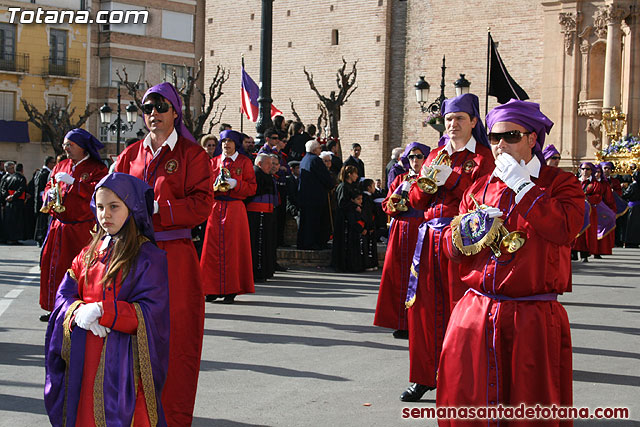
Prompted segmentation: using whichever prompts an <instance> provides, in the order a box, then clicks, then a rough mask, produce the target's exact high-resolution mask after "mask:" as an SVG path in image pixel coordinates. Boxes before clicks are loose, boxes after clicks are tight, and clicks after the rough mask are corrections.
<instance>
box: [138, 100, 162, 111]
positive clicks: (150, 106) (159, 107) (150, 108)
mask: <svg viewBox="0 0 640 427" xmlns="http://www.w3.org/2000/svg"><path fill="white" fill-rule="evenodd" d="M154 108H155V109H156V111H157V112H158V113H160V114H162V113H166V112H167V111H169V103H168V102H164V101H163V102H158V103H156V104H152V103H149V104H142V107H141V108H140V109H141V110H142V112H143V113H144V114H151V113H152V112H153V109H154Z"/></svg>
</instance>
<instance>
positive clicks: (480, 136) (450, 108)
mask: <svg viewBox="0 0 640 427" xmlns="http://www.w3.org/2000/svg"><path fill="white" fill-rule="evenodd" d="M459 111H462V112H464V113H467V114H468V115H469V116H471V118H472V119H473V118H474V117H476V118H477V119H478V122H477V123H476V125H475V127H474V128H473V130H472V131H471V135H473V137H474V138H475V140H476V142H478V143H479V144H482V145H484V146H485V147H490V145H489V140H488V139H487V131H486V130H485V128H484V125H483V124H482V117H480V103H479V102H478V97H477V96H476V95H474V94H472V93H464V94H462V95H459V96H456V97H455V98H451V99H445V100H444V101H443V102H442V108H441V110H440V114H441V115H442V117H444V116H445V115H447V114H449V113H457V112H459ZM447 141H449V135H446V134H445V135H443V136H442V138H440V140H439V141H438V146H439V147H441V146H443V145H445V144H446V143H447Z"/></svg>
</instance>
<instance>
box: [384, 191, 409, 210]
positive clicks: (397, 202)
mask: <svg viewBox="0 0 640 427" xmlns="http://www.w3.org/2000/svg"><path fill="white" fill-rule="evenodd" d="M387 208H388V209H389V212H393V213H395V212H406V211H408V210H409V207H408V206H407V199H406V198H404V197H402V196H401V195H399V194H392V195H391V196H390V197H389V200H388V201H387Z"/></svg>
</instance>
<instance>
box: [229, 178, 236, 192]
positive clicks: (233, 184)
mask: <svg viewBox="0 0 640 427" xmlns="http://www.w3.org/2000/svg"><path fill="white" fill-rule="evenodd" d="M227 182H228V183H229V188H230V189H232V190H233V189H234V188H236V185H238V180H237V179H235V178H227Z"/></svg>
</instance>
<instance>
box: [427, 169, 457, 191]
mask: <svg viewBox="0 0 640 427" xmlns="http://www.w3.org/2000/svg"><path fill="white" fill-rule="evenodd" d="M431 169H433V170H437V171H438V173H437V174H436V185H437V186H438V187H442V186H443V185H444V183H445V182H447V180H448V179H449V177H450V176H451V172H453V169H451V166H447V165H433V166H431Z"/></svg>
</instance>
